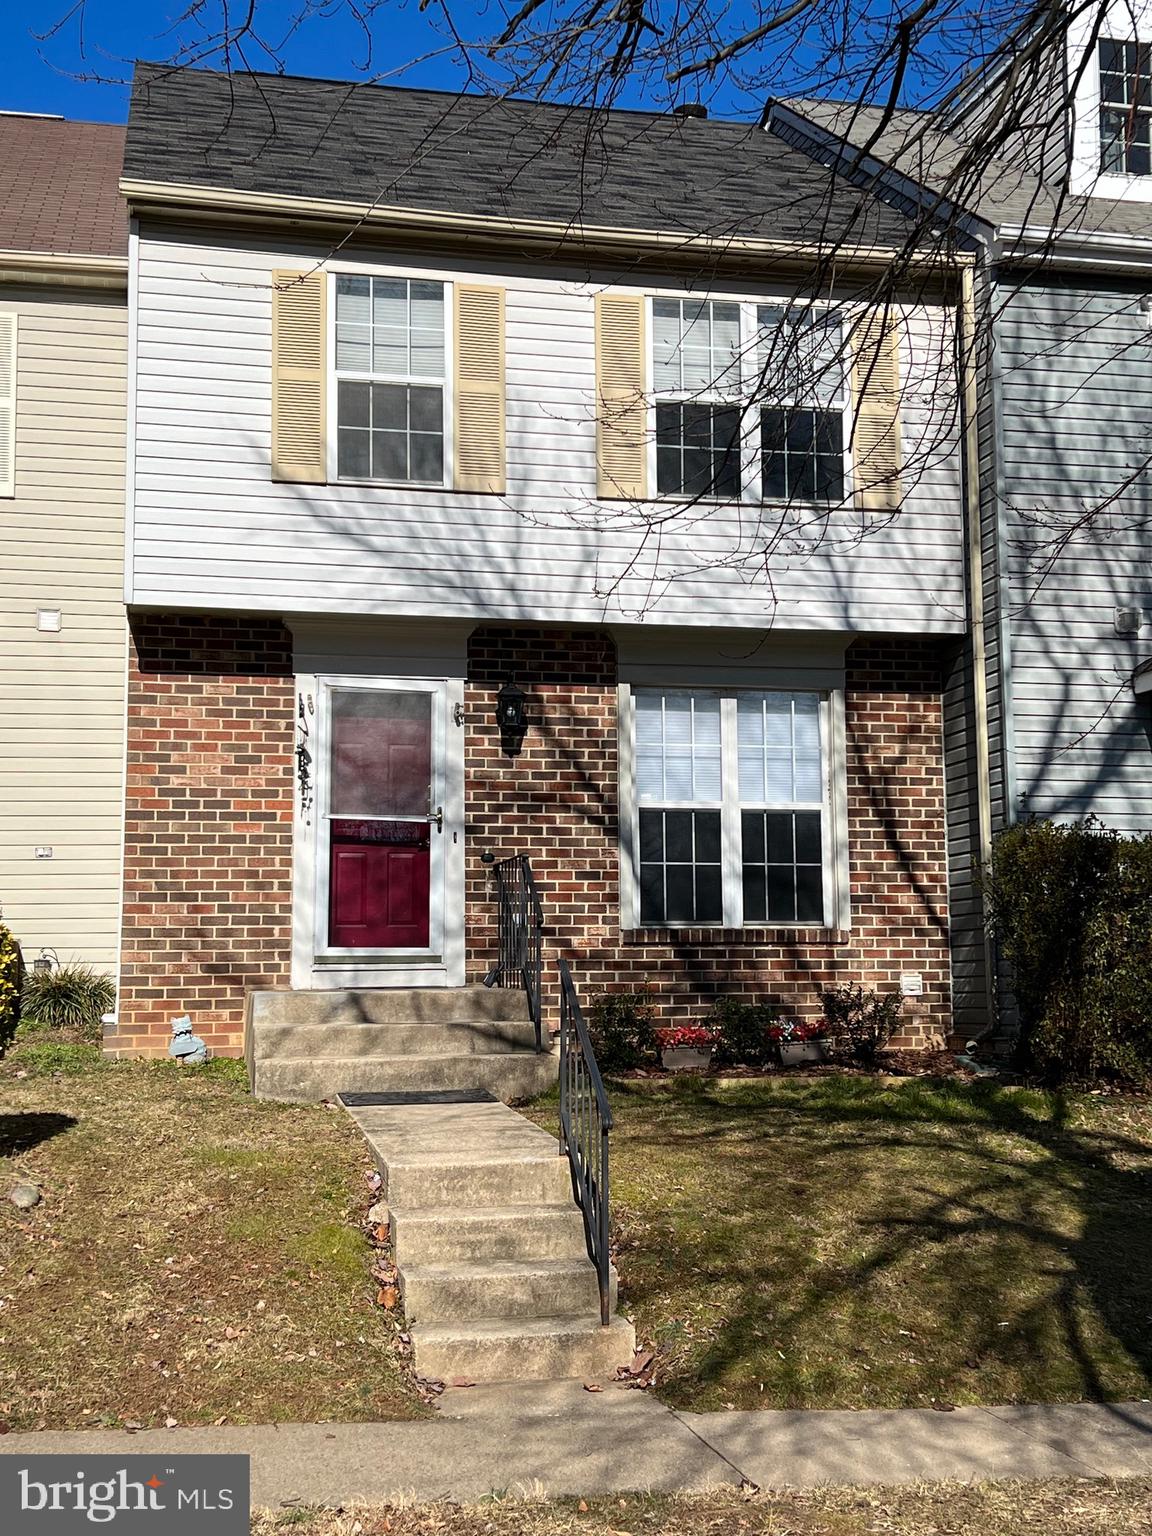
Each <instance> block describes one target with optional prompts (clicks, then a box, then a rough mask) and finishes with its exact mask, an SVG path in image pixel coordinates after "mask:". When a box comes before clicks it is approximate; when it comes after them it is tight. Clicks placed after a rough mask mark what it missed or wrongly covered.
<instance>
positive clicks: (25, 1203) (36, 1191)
mask: <svg viewBox="0 0 1152 1536" xmlns="http://www.w3.org/2000/svg"><path fill="white" fill-rule="evenodd" d="M8 1198H9V1200H11V1202H12V1204H13V1205H14V1206H15V1207H16V1208H17V1210H20V1211H30V1210H31V1209H32V1207H33V1206H34V1205H39V1204H40V1201H41V1200H42V1199H43V1198H44V1197H43V1195H42V1194H41V1193H40V1187H39V1185H37V1184H23V1183H21V1184H13V1186H12V1188H11V1190H10V1191H9V1194H8Z"/></svg>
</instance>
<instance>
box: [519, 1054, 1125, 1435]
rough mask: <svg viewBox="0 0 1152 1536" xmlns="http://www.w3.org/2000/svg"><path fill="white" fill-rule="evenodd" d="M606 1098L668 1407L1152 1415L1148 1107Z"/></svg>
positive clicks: (828, 1097) (820, 1086) (760, 1090)
mask: <svg viewBox="0 0 1152 1536" xmlns="http://www.w3.org/2000/svg"><path fill="white" fill-rule="evenodd" d="M609 1093H610V1097H611V1100H612V1106H613V1110H614V1112H615V1115H616V1129H615V1131H614V1132H613V1135H612V1157H613V1164H612V1167H613V1183H612V1189H613V1202H614V1215H615V1219H616V1223H617V1238H618V1247H617V1263H618V1266H619V1269H620V1276H621V1305H622V1307H623V1309H624V1310H625V1311H627V1312H628V1313H629V1315H631V1316H632V1317H634V1318H635V1320H636V1324H637V1328H638V1331H639V1333H640V1334H641V1336H643V1337H645V1338H647V1339H649V1340H650V1341H652V1342H654V1343H655V1345H656V1346H657V1349H658V1357H657V1391H658V1392H659V1393H660V1395H661V1396H662V1397H666V1398H667V1399H668V1400H669V1401H671V1402H673V1403H675V1404H677V1405H679V1406H682V1407H687V1408H695V1409H722V1408H725V1407H736V1408H755V1407H764V1408H889V1407H924V1406H927V1405H929V1404H932V1403H937V1404H941V1405H946V1404H950V1403H952V1404H960V1403H1015V1402H1074V1401H1079V1400H1083V1399H1094V1400H1117V1399H1126V1398H1147V1397H1150V1396H1152V1325H1150V1319H1152V1264H1149V1261H1148V1256H1149V1254H1152V1103H1150V1102H1149V1101H1148V1100H1137V1099H1122V1098H1101V1097H1092V1096H1076V1095H1057V1094H1045V1093H1038V1092H1025V1091H1012V1090H1008V1089H1005V1088H1002V1087H997V1086H996V1085H992V1086H989V1085H987V1084H984V1083H974V1084H966V1083H956V1082H952V1081H939V1080H931V1079H919V1080H910V1081H907V1082H904V1083H902V1084H900V1085H898V1086H894V1087H890V1088H885V1087H884V1086H882V1085H881V1084H880V1083H879V1082H877V1081H876V1080H870V1079H867V1078H851V1077H825V1078H821V1079H818V1080H816V1081H814V1082H809V1083H807V1084H805V1083H800V1082H795V1081H794V1082H788V1081H787V1080H783V1081H776V1082H773V1081H767V1082H765V1081H756V1080H746V1081H744V1082H737V1083H731V1084H727V1085H726V1084H723V1083H720V1082H716V1081H709V1080H708V1079H703V1080H701V1079H692V1080H687V1081H686V1080H683V1079H680V1080H672V1081H667V1080H665V1081H659V1080H653V1081H649V1082H645V1081H638V1080H628V1081H619V1082H613V1083H611V1084H610V1085H609ZM533 1113H534V1114H535V1115H536V1116H537V1118H539V1119H540V1120H541V1122H542V1123H545V1124H549V1125H551V1124H552V1122H553V1121H554V1119H555V1114H556V1111H555V1106H554V1105H551V1104H543V1103H541V1104H540V1105H538V1106H537V1107H536V1108H535V1109H534V1111H533Z"/></svg>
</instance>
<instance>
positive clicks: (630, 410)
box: [596, 293, 648, 501]
mask: <svg viewBox="0 0 1152 1536" xmlns="http://www.w3.org/2000/svg"><path fill="white" fill-rule="evenodd" d="M644 378H645V350H644V300H643V298H642V297H641V298H636V297H633V296H631V295H626V294H614V293H599V294H597V295H596V494H597V495H598V496H604V497H627V498H628V499H629V500H630V501H643V500H644V499H645V497H646V496H647V495H648V402H647V400H646V399H645V395H644Z"/></svg>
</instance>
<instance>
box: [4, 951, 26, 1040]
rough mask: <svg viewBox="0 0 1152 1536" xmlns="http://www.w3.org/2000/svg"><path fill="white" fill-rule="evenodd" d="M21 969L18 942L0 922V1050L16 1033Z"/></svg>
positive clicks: (21, 963)
mask: <svg viewBox="0 0 1152 1536" xmlns="http://www.w3.org/2000/svg"><path fill="white" fill-rule="evenodd" d="M23 969H24V966H23V961H22V960H21V958H20V946H19V944H17V942H16V940H15V939H14V938H13V936H12V934H11V933H10V932H9V930H8V929H7V928H5V927H4V925H3V924H2V923H0V1050H3V1049H4V1047H5V1046H6V1045H7V1044H8V1042H9V1041H10V1040H11V1039H12V1036H13V1035H14V1034H15V1033H16V1025H17V1023H18V1022H19V1019H20V981H21V972H22V971H23Z"/></svg>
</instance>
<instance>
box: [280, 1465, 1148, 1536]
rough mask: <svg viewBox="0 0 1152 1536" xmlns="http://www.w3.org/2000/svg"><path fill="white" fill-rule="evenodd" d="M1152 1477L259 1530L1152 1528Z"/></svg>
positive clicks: (416, 1515) (552, 1534)
mask: <svg viewBox="0 0 1152 1536" xmlns="http://www.w3.org/2000/svg"><path fill="white" fill-rule="evenodd" d="M1150 1526H1152V1480H1149V1479H1145V1478H1139V1479H1135V1478H1134V1479H1131V1480H1126V1481H1123V1482H1114V1483H1110V1482H1088V1481H1075V1482H1050V1483H989V1484H985V1485H982V1486H975V1487H974V1486H972V1485H970V1484H955V1483H953V1484H949V1483H932V1484H927V1485H924V1486H919V1487H905V1488H869V1489H821V1490H820V1491H819V1492H813V1493H787V1494H766V1493H757V1494H741V1493H738V1492H735V1491H734V1492H731V1493H728V1492H720V1493H709V1494H702V1495H698V1496H693V1497H683V1498H678V1499H667V1498H659V1499H655V1498H654V1499H647V1498H636V1497H633V1498H627V1499H596V1500H589V1501H588V1502H587V1504H585V1503H583V1502H576V1501H565V1502H563V1503H557V1504H527V1503H517V1502H511V1501H509V1502H491V1503H487V1504H482V1505H473V1506H471V1507H461V1506H459V1505H454V1504H418V1505H413V1506H410V1507H406V1508H405V1507H389V1508H387V1509H379V1508H377V1509H351V1510H344V1511H340V1512H339V1513H333V1512H331V1511H315V1510H311V1511H310V1510H293V1511H290V1512H280V1513H277V1514H271V1513H268V1512H264V1513H261V1514H258V1515H256V1517H255V1518H254V1520H253V1525H252V1531H253V1536H1148V1531H1149V1528H1150Z"/></svg>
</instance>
